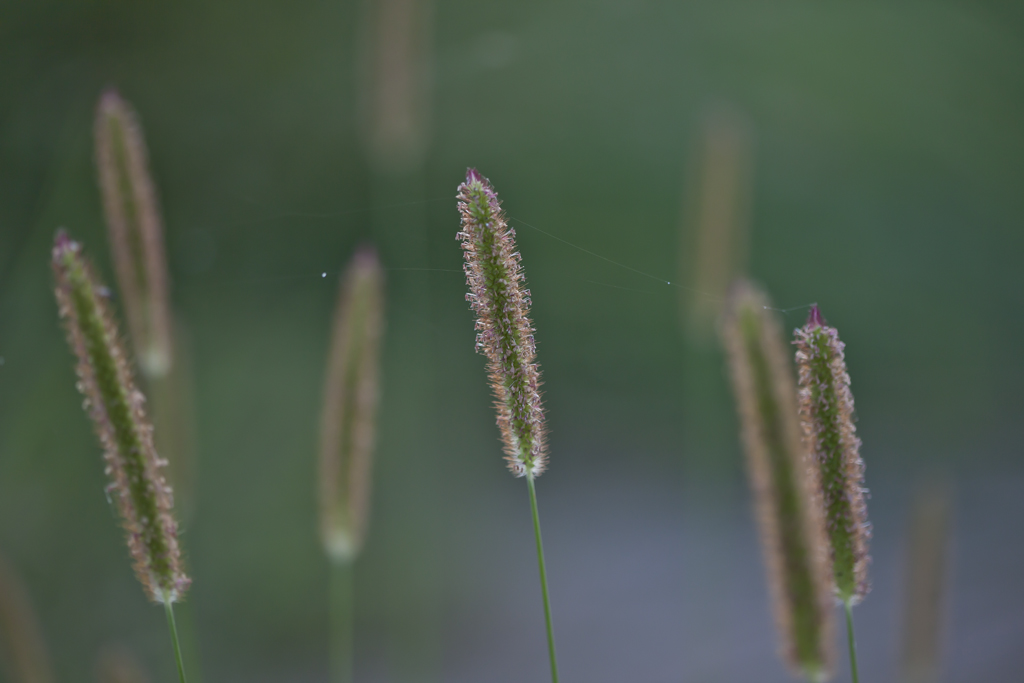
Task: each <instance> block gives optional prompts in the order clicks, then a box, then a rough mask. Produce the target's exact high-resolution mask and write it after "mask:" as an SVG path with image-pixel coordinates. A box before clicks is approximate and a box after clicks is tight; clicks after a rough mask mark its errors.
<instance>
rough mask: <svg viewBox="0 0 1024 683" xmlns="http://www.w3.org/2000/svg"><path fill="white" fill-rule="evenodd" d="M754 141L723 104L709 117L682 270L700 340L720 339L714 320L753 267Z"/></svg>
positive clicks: (690, 196) (690, 322) (692, 330)
mask: <svg viewBox="0 0 1024 683" xmlns="http://www.w3.org/2000/svg"><path fill="white" fill-rule="evenodd" d="M752 147H753V145H752V143H751V133H750V127H749V125H748V124H747V123H746V121H745V120H744V119H743V117H742V116H741V115H740V114H739V113H738V112H736V111H734V110H733V109H731V108H728V107H726V106H723V105H718V106H715V107H711V108H709V110H708V111H707V113H706V114H705V116H704V117H703V121H702V125H701V130H700V140H699V144H698V148H697V163H696V168H695V170H694V171H693V175H694V176H695V178H694V181H692V183H691V184H692V185H693V187H692V189H690V190H689V191H688V192H687V193H686V199H687V202H686V204H687V206H686V207H685V211H684V218H685V226H684V227H685V232H686V233H688V234H687V236H686V239H684V241H683V244H684V245H685V248H684V249H683V251H682V258H681V264H680V265H681V272H682V273H683V274H684V275H685V278H680V279H688V280H689V281H690V286H689V288H687V289H685V290H681V291H682V294H683V307H684V316H683V317H684V320H685V323H686V328H687V331H688V333H689V334H690V336H691V337H692V338H693V339H695V340H697V341H709V340H711V339H713V338H714V325H715V322H716V321H717V319H718V318H719V315H720V313H721V310H722V306H723V302H724V301H725V299H726V296H727V294H728V290H729V284H730V283H731V282H732V281H733V279H734V278H736V277H738V276H740V275H742V274H743V273H744V272H745V271H746V266H747V246H748V241H749V236H748V233H749V224H750V220H749V211H750V195H751V190H750V184H751V175H752V171H751V167H752V162H751V156H752V151H751V150H752Z"/></svg>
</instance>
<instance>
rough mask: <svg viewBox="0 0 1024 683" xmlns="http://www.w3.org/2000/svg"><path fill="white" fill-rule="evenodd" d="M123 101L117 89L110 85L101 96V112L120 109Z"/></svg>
mask: <svg viewBox="0 0 1024 683" xmlns="http://www.w3.org/2000/svg"><path fill="white" fill-rule="evenodd" d="M122 102H123V100H122V99H121V93H120V92H118V90H117V88H115V87H114V86H112V85H108V86H107V87H106V88H104V89H103V94H102V95H100V106H99V108H100V110H102V111H110V110H111V109H116V108H117V107H120V106H121V104H122Z"/></svg>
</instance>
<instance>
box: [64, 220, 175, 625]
mask: <svg viewBox="0 0 1024 683" xmlns="http://www.w3.org/2000/svg"><path fill="white" fill-rule="evenodd" d="M52 266H53V273H54V277H55V278H56V282H57V287H56V294H57V303H58V305H59V308H60V316H61V318H62V319H63V320H64V325H65V328H66V330H67V337H68V343H69V344H70V345H71V349H72V351H74V354H75V356H76V357H77V358H78V366H77V373H78V388H79V391H81V392H82V394H84V396H85V403H84V407H85V410H86V412H87V413H88V414H89V417H90V418H91V419H92V422H93V426H94V427H95V430H96V434H97V436H99V439H100V443H101V445H102V446H103V450H104V460H105V461H106V473H107V475H108V476H109V477H110V484H109V486H108V487H107V491H108V494H109V496H111V497H112V498H113V499H114V500H115V501H116V504H117V508H118V511H119V512H120V514H121V519H122V522H123V525H124V529H125V531H126V532H127V535H128V548H129V550H130V551H131V555H132V560H133V561H134V568H135V574H136V576H137V577H138V579H139V581H140V582H141V583H142V586H143V588H144V589H145V591H146V594H147V595H148V596H149V598H150V599H151V600H153V601H155V602H161V603H164V604H165V605H168V606H170V604H171V603H173V602H175V601H177V600H180V599H181V597H182V596H183V594H184V592H185V590H186V589H187V588H188V585H189V578H188V577H187V576H186V575H185V572H184V570H183V569H182V563H181V557H180V550H179V548H178V527H177V523H176V522H175V520H174V517H173V515H172V513H171V504H172V498H171V489H170V487H169V486H168V485H167V484H166V482H165V481H164V478H163V475H162V474H161V468H162V467H163V466H164V465H165V464H166V463H165V461H163V460H161V459H160V458H159V457H158V456H157V454H156V450H155V449H154V448H153V435H152V427H151V426H150V425H149V422H148V421H147V419H146V413H145V409H144V404H145V398H144V397H143V395H142V393H141V392H139V391H138V390H137V389H136V388H135V382H134V379H133V377H132V372H131V367H130V365H129V363H128V360H127V357H126V356H125V353H124V350H123V349H122V348H121V340H120V338H119V334H118V331H117V328H116V327H115V324H114V319H113V316H112V314H111V312H110V310H109V308H108V306H107V303H106V301H105V295H104V291H105V288H103V287H102V286H101V285H100V284H99V283H98V281H97V280H96V278H95V276H94V275H93V271H92V268H91V266H90V265H89V263H88V262H87V261H86V259H85V258H84V257H83V255H82V248H81V245H80V244H78V243H77V242H73V241H72V240H71V239H70V238H69V237H68V236H67V233H65V232H64V231H63V230H60V231H58V232H57V237H56V239H55V241H54V246H53V260H52Z"/></svg>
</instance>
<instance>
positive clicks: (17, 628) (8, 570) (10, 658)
mask: <svg viewBox="0 0 1024 683" xmlns="http://www.w3.org/2000/svg"><path fill="white" fill-rule="evenodd" d="M0 664H7V666H6V667H3V668H4V671H5V673H6V674H7V677H8V680H10V681H11V683H53V680H54V678H53V671H52V670H51V668H50V658H49V656H47V652H46V644H45V641H44V640H43V635H42V632H41V630H40V628H39V622H38V620H37V619H36V614H35V610H34V609H33V608H32V600H31V599H30V598H29V594H28V590H27V589H26V588H25V586H24V584H23V583H22V581H21V577H19V576H18V574H17V572H16V571H15V570H14V568H13V567H12V566H10V564H8V562H7V561H6V560H5V559H4V558H3V557H2V556H0Z"/></svg>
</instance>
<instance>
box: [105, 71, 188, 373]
mask: <svg viewBox="0 0 1024 683" xmlns="http://www.w3.org/2000/svg"><path fill="white" fill-rule="evenodd" d="M94 135H95V143H96V168H97V171H98V174H99V184H100V192H101V194H102V195H103V212H104V215H105V217H106V221H107V231H108V236H109V241H110V248H111V251H112V252H113V258H114V267H115V270H116V272H117V280H118V285H119V286H120V291H121V297H122V299H123V301H124V308H125V315H126V317H127V320H128V330H129V332H130V333H131V340H132V345H133V346H134V347H135V355H136V356H137V357H138V360H139V368H140V369H141V370H142V373H143V375H145V376H147V377H162V376H164V375H166V374H167V372H168V371H170V368H171V363H172V348H171V346H172V340H171V337H172V334H171V325H172V323H171V314H170V305H169V303H168V284H167V282H168V278H167V264H166V262H165V260H164V243H163V239H164V238H163V226H162V224H161V220H160V210H159V207H158V206H157V196H156V189H155V188H154V186H153V182H152V180H151V179H150V174H149V161H148V158H147V157H148V155H147V153H146V143H145V140H144V139H143V135H142V128H141V127H140V126H139V123H138V118H137V116H136V115H135V112H134V111H133V110H132V108H131V105H129V104H128V103H127V102H125V101H124V100H123V99H121V96H120V95H118V93H117V91H116V90H113V89H110V90H107V91H106V92H104V93H103V95H102V96H101V97H100V101H99V104H98V105H97V108H96V123H95V129H94Z"/></svg>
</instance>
